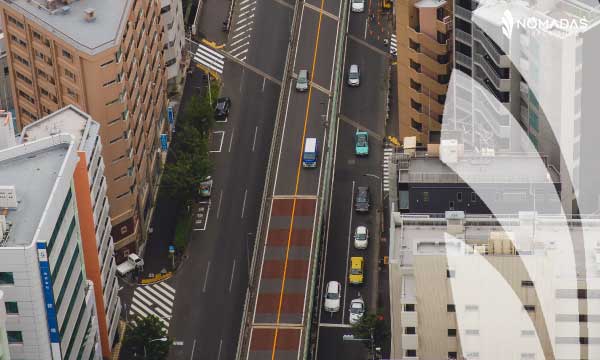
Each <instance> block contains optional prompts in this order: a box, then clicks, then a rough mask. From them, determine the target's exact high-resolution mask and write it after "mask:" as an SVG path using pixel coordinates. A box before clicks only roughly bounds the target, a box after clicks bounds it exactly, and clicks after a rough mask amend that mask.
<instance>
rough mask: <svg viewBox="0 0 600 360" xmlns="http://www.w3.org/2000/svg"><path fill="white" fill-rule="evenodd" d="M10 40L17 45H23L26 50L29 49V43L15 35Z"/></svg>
mask: <svg viewBox="0 0 600 360" xmlns="http://www.w3.org/2000/svg"><path fill="white" fill-rule="evenodd" d="M10 40H11V41H12V42H14V43H16V44H19V45H21V46H22V47H24V48H25V49H27V43H26V42H25V41H23V40H21V39H20V38H18V37H16V36H14V35H12V34H11V35H10Z"/></svg>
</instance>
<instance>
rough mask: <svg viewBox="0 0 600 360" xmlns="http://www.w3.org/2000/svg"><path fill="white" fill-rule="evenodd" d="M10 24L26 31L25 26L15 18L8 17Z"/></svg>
mask: <svg viewBox="0 0 600 360" xmlns="http://www.w3.org/2000/svg"><path fill="white" fill-rule="evenodd" d="M8 22H10V23H11V24H14V25H17V27H18V28H20V29H25V25H24V24H23V23H22V22H20V21H19V20H17V19H15V18H14V17H12V16H10V15H9V16H8Z"/></svg>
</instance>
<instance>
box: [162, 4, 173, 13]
mask: <svg viewBox="0 0 600 360" xmlns="http://www.w3.org/2000/svg"><path fill="white" fill-rule="evenodd" d="M169 10H171V5H167V6H165V7H163V8H161V9H160V13H161V14H164V13H166V12H169Z"/></svg>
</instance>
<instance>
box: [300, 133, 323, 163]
mask: <svg viewBox="0 0 600 360" xmlns="http://www.w3.org/2000/svg"><path fill="white" fill-rule="evenodd" d="M318 157H319V146H318V142H317V139H316V138H306V140H304V152H303V153H302V166H304V167H305V168H314V167H317V159H318Z"/></svg>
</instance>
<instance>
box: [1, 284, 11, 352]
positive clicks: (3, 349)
mask: <svg viewBox="0 0 600 360" xmlns="http://www.w3.org/2000/svg"><path fill="white" fill-rule="evenodd" d="M0 360H10V353H9V351H8V337H7V335H6V304H5V303H4V293H3V292H2V290H0Z"/></svg>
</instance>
